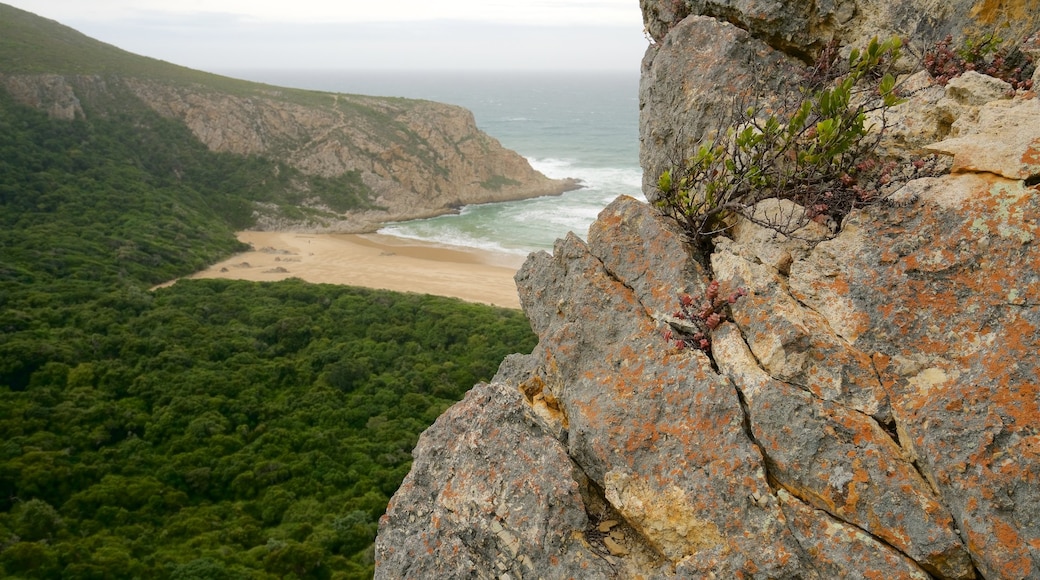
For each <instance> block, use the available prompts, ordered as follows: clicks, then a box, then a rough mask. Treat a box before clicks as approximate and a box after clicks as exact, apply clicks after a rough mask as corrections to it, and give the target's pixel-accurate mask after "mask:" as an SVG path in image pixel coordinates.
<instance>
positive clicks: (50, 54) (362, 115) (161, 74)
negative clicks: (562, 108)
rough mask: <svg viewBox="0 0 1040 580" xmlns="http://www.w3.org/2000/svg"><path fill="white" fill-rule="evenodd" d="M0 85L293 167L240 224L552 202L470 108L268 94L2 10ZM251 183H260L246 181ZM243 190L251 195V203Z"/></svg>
mask: <svg viewBox="0 0 1040 580" xmlns="http://www.w3.org/2000/svg"><path fill="white" fill-rule="evenodd" d="M0 87H2V88H3V89H5V90H6V92H8V93H9V94H10V95H11V97H12V98H13V99H14V100H15V101H16V102H19V103H22V104H28V105H31V106H33V107H35V108H38V109H40V110H43V111H46V112H47V113H48V114H49V115H50V116H51V117H52V118H58V119H65V120H75V119H91V120H92V119H97V118H101V117H113V116H116V115H123V114H127V113H128V112H130V111H137V112H138V113H140V109H142V108H144V109H146V110H147V111H150V112H153V113H157V114H158V115H159V116H161V117H162V118H163V119H166V120H174V121H177V122H179V123H180V124H182V125H183V126H185V127H187V128H188V129H189V130H190V131H191V134H192V135H193V136H194V137H195V138H196V139H198V140H199V141H200V142H201V143H203V144H204V145H205V146H206V147H207V148H208V149H209V150H210V151H212V152H215V153H229V154H232V155H235V156H239V157H242V158H248V159H262V160H266V161H267V162H270V163H274V164H280V165H284V166H285V167H287V168H289V169H291V170H293V171H294V172H295V174H294V175H292V176H290V177H289V178H285V177H283V176H278V172H277V171H276V170H272V172H273V175H272V176H271V178H272V179H274V178H276V177H277V178H278V179H279V180H280V181H282V182H283V183H282V184H281V185H279V186H278V187H277V188H276V189H277V190H278V191H277V192H276V194H275V195H272V196H268V197H266V198H265V197H263V196H259V195H257V194H255V193H251V192H248V191H245V192H244V195H245V196H246V197H247V199H246V202H248V205H249V208H248V210H249V213H248V215H245V216H243V215H237V216H235V217H236V219H237V221H238V222H239V225H248V226H250V227H256V228H261V229H296V230H307V231H340V232H359V231H368V230H371V229H373V228H375V227H376V226H377V225H378V224H379V223H382V222H385V221H391V220H403V219H410V218H418V217H429V216H432V215H438V214H442V213H447V212H451V211H454V210H456V209H457V208H458V207H460V206H461V205H465V204H472V203H485V202H492V201H506V200H513V199H522V198H527V197H536V196H540V195H550V194H558V193H562V192H563V191H566V190H568V189H574V188H575V187H577V184H576V183H575V182H573V181H570V180H551V179H548V178H546V177H545V176H544V175H542V174H540V173H538V172H537V171H535V170H533V169H532V168H531V167H530V165H529V164H528V163H527V161H526V160H525V159H524V158H523V157H522V156H520V155H519V154H517V153H515V152H513V151H510V150H507V149H505V148H503V147H502V146H501V144H500V143H499V142H498V141H497V140H495V139H494V138H492V137H490V136H488V135H487V134H485V133H483V132H482V131H480V130H479V129H478V128H477V126H476V123H475V121H474V118H473V115H472V113H470V112H469V111H467V110H466V109H463V108H461V107H457V106H452V105H445V104H441V103H434V102H431V101H424V100H414V99H402V98H381V97H370V96H362V95H346V94H335V93H326V92H318V91H306V90H298V89H288V88H281V87H274V86H270V85H264V84H260V83H253V82H247V81H241V80H236V79H231V78H227V77H223V76H220V75H214V74H209V73H205V72H201V71H195V70H192V69H188V68H185V67H181V66H177V65H174V64H170V63H167V62H164V61H160V60H156V59H151V58H146V57H141V56H138V55H134V54H132V53H129V52H126V51H124V50H121V49H119V48H116V47H114V46H111V45H108V44H105V43H102V42H99V41H97V40H94V39H91V38H89V37H87V36H85V35H82V34H80V33H78V32H76V31H75V30H73V29H71V28H68V27H66V26H63V25H61V24H59V23H57V22H54V21H51V20H47V19H44V18H40V17H38V16H35V15H33V14H31V13H28V12H25V11H21V10H18V9H16V8H13V7H10V6H7V5H2V4H0ZM262 179H263V177H262V176H259V177H258V180H262ZM250 196H251V197H250Z"/></svg>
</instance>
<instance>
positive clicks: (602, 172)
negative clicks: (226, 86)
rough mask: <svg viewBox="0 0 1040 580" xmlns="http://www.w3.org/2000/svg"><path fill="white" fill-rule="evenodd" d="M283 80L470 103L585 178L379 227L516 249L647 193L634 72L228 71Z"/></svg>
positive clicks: (566, 171)
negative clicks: (563, 188)
mask: <svg viewBox="0 0 1040 580" xmlns="http://www.w3.org/2000/svg"><path fill="white" fill-rule="evenodd" d="M224 74H229V75H231V76H236V77H239V78H246V79H249V80H255V81H260V82H265V83H270V84H275V85H280V86H290V87H299V88H307V89H315V90H326V91H335V92H341V93H356V94H366V95H379V96H393V97H410V98H421V99H429V100H433V101H440V102H444V103H452V104H456V105H461V106H463V107H466V108H467V109H470V110H471V111H473V114H474V116H475V117H476V121H477V125H478V126H479V127H480V128H481V129H482V130H484V131H485V132H486V133H488V134H490V135H491V136H493V137H495V138H497V139H498V140H499V141H500V142H501V143H502V144H503V145H504V146H506V147H508V148H510V149H513V150H515V151H517V152H519V153H520V154H521V155H523V156H524V157H526V158H527V159H528V161H529V162H530V163H531V165H532V166H533V167H534V168H535V169H537V170H539V171H541V172H542V173H544V174H545V175H547V176H549V177H557V178H563V177H574V178H578V179H580V180H582V182H583V184H584V186H585V187H584V188H583V189H580V190H576V191H572V192H568V193H565V194H563V195H561V196H549V197H541V198H536V199H530V200H524V201H516V202H505V203H494V204H482V205H472V206H467V207H464V208H463V209H462V210H461V212H460V213H459V214H457V215H448V216H441V217H437V218H433V219H426V220H416V221H410V222H400V223H395V224H389V225H387V226H386V227H385V228H383V229H382V230H381V232H382V233H386V234H392V235H395V236H400V237H405V238H413V239H419V240H425V241H431V242H437V243H442V244H450V245H456V246H467V247H476V248H482V249H488V250H494V251H500V252H508V253H514V254H524V255H525V254H527V253H529V252H531V251H535V250H543V249H544V250H551V249H552V246H553V243H554V241H555V240H556V239H557V238H561V237H563V236H564V235H566V234H567V232H574V233H576V234H578V235H579V236H581V237H582V238H584V237H585V236H586V234H587V232H588V228H589V225H591V224H592V222H593V221H594V220H595V219H596V215H597V214H598V213H599V212H600V210H602V209H603V208H604V207H605V206H606V205H607V204H609V203H610V202H611V201H613V200H614V199H615V198H616V197H617V196H619V195H622V194H625V195H631V196H634V197H637V198H640V199H641V198H642V194H641V191H640V183H641V170H640V168H639V134H638V133H639V129H638V119H639V110H638V108H639V107H638V88H639V76H638V72H637V71H632V72H575V73H561V72H546V73H535V72H508V73H506V72H410V73H406V72H372V71H360V72H351V71H322V72H314V71H256V70H253V71H244V72H243V71H237V72H236V71H225V73H224Z"/></svg>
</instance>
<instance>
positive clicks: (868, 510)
mask: <svg viewBox="0 0 1040 580" xmlns="http://www.w3.org/2000/svg"><path fill="white" fill-rule="evenodd" d="M770 324H771V322H770V321H761V322H756V323H755V326H762V327H769V326H770ZM713 341H714V345H713V349H712V352H713V353H714V355H715V360H716V361H718V364H719V368H720V369H721V370H722V371H723V372H724V373H726V374H727V375H728V376H729V377H730V378H731V379H732V380H733V382H734V383H735V384H736V385H738V387H739V388H740V389H741V392H742V393H743V396H744V400H745V401H746V406H747V413H748V420H749V422H750V425H751V429H752V433H753V434H754V437H755V441H756V442H757V443H758V445H759V447H760V448H761V450H762V452H763V454H764V455H765V457H766V461H767V464H768V465H769V475H770V476H771V477H773V478H775V479H776V480H777V481H778V482H779V483H780V485H782V486H783V488H784V489H785V490H787V491H788V492H789V493H790V494H792V495H794V496H795V497H798V498H800V499H801V500H802V501H804V502H805V503H807V504H809V505H811V506H813V507H816V508H818V509H822V510H825V511H826V512H828V513H830V514H831V515H833V516H834V517H836V518H838V519H839V520H842V521H844V522H847V523H849V524H852V525H853V526H855V527H856V528H859V529H862V530H864V531H866V532H868V533H870V534H872V535H873V536H875V537H877V538H878V539H879V540H881V541H883V542H885V544H886V545H887V546H891V549H894V550H896V551H898V552H899V553H902V554H905V555H907V556H909V557H910V558H912V559H913V560H914V561H916V562H917V564H918V565H919V566H920V567H922V568H924V569H925V570H928V571H929V572H932V573H934V574H936V575H937V576H940V577H942V578H974V576H975V574H974V570H973V567H972V563H971V558H970V557H969V555H968V552H967V551H966V550H965V549H964V546H963V544H962V542H961V540H960V538H959V537H958V536H957V533H956V530H955V529H954V526H953V519H952V518H951V516H950V513H949V512H948V511H947V510H946V508H945V507H943V505H942V503H941V502H940V501H939V498H938V497H937V496H936V495H935V493H934V492H933V491H932V489H931V488H930V487H929V486H928V484H927V483H926V482H925V480H924V479H923V478H922V477H921V474H920V473H918V472H917V470H916V469H915V468H914V467H913V465H912V464H911V463H910V460H909V459H908V458H907V456H906V455H905V454H904V453H903V451H902V450H901V449H900V447H899V445H898V444H897V443H896V442H895V441H894V440H893V439H892V438H891V436H890V435H889V434H888V433H886V432H885V431H884V430H883V429H882V427H881V425H879V424H878V423H877V421H875V420H873V419H872V418H871V417H869V416H867V415H865V414H863V413H861V412H857V411H856V410H854V409H849V408H847V407H844V406H842V405H839V404H835V403H833V402H830V401H826V400H821V399H817V398H816V397H814V396H813V395H812V394H810V393H809V392H808V391H806V390H803V389H800V388H798V387H795V386H792V385H790V384H787V383H785V382H781V381H778V380H776V379H774V378H773V377H771V376H769V375H768V374H767V373H766V372H765V371H764V370H763V369H762V368H760V367H759V366H758V363H757V362H756V360H755V358H754V356H753V355H752V354H751V350H750V349H749V348H748V347H747V345H746V344H745V342H744V338H743V337H742V336H741V334H740V331H739V330H738V329H737V327H736V326H735V325H725V326H723V327H721V328H719V329H718V330H716V332H715V333H714V335H713Z"/></svg>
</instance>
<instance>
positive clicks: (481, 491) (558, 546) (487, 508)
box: [376, 384, 614, 579]
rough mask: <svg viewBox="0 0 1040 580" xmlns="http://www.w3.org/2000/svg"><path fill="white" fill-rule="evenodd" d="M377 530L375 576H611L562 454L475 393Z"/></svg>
mask: <svg viewBox="0 0 1040 580" xmlns="http://www.w3.org/2000/svg"><path fill="white" fill-rule="evenodd" d="M413 455H414V456H415V463H414V464H413V465H412V470H411V472H410V473H409V474H408V477H407V478H405V480H404V483H402V484H401V487H400V489H399V490H398V492H397V493H396V494H395V495H394V499H393V501H392V502H391V503H390V506H389V507H388V508H387V513H386V515H384V516H383V518H382V520H381V522H380V534H379V538H378V541H377V543H376V558H377V560H378V562H379V566H378V567H377V569H376V578H387V579H397V578H501V577H506V576H509V577H515V578H528V577H539V576H541V577H551V578H575V579H584V578H611V577H613V576H614V570H613V568H612V567H611V564H610V562H609V560H608V559H606V558H605V557H604V556H602V555H600V554H598V553H596V552H595V551H593V549H592V547H591V546H590V545H589V543H588V541H586V540H585V536H584V533H585V531H586V529H587V528H589V526H590V522H589V519H588V516H587V514H586V506H585V505H584V503H583V502H582V498H581V494H580V490H579V483H578V482H577V481H576V478H575V476H574V474H572V470H573V469H575V468H573V467H572V466H571V464H570V460H568V459H567V454H566V453H565V451H564V448H563V446H562V445H561V444H560V443H559V442H558V441H557V440H555V439H553V438H551V437H548V436H546V435H545V434H544V433H542V432H541V430H540V429H538V428H536V427H534V426H533V425H531V423H530V421H528V420H526V419H525V418H524V408H523V406H522V405H521V404H520V394H519V392H517V391H516V390H515V389H513V388H507V387H505V386H503V385H486V384H485V385H478V386H477V387H475V388H474V389H473V390H471V391H470V392H469V393H468V394H467V395H466V398H465V400H463V401H462V402H461V403H459V404H457V405H455V406H454V407H452V408H451V409H449V410H448V411H447V412H446V413H445V414H444V415H442V416H441V417H440V418H439V419H438V420H437V422H436V423H434V425H433V426H432V427H430V428H429V429H428V430H427V431H426V432H425V433H423V435H422V437H420V439H419V443H418V444H417V445H416V447H415V450H414V452H413Z"/></svg>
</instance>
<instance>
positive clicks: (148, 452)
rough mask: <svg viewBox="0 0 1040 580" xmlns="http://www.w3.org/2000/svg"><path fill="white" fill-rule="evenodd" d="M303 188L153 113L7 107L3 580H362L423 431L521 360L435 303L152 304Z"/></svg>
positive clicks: (261, 289) (480, 319)
mask: <svg viewBox="0 0 1040 580" xmlns="http://www.w3.org/2000/svg"><path fill="white" fill-rule="evenodd" d="M128 103H129V101H128ZM299 178H300V176H299V175H297V174H294V173H293V172H292V171H291V170H290V169H288V168H286V167H285V166H280V165H277V164H275V163H273V162H270V161H267V160H265V159H261V158H251V159H246V158H239V157H234V156H230V155H216V154H213V153H210V152H209V151H207V150H206V149H205V147H203V146H202V145H201V144H200V143H198V142H197V141H196V140H195V139H194V138H193V137H192V136H191V134H190V133H189V132H188V131H187V130H186V129H185V128H183V127H182V126H180V125H178V124H176V123H174V122H171V121H167V120H164V119H162V118H161V117H159V116H157V115H155V114H153V113H151V112H150V111H148V110H145V109H143V108H142V107H134V106H132V105H130V104H127V105H126V106H123V107H121V108H119V109H118V110H112V111H108V112H107V113H106V114H105V115H88V118H87V119H86V120H83V119H80V120H77V121H73V122H67V121H56V120H52V119H49V118H47V117H46V115H44V114H42V113H40V112H37V111H35V110H32V109H29V108H26V107H22V106H19V105H15V104H13V103H12V102H11V100H10V98H9V97H8V96H7V95H6V94H3V92H2V91H0V576H3V577H23V578H123V577H127V578H129V577H139V578H264V577H272V578H274V577H279V578H280V577H314V578H325V577H342V578H353V577H361V578H363V577H367V576H370V575H371V573H372V561H371V543H372V540H373V537H374V533H375V529H376V524H377V521H378V517H379V516H380V515H381V514H382V513H383V511H384V509H385V507H386V503H387V501H388V498H389V496H390V494H392V493H393V491H394V490H395V489H396V487H397V486H398V485H399V484H400V481H401V479H402V478H403V476H404V475H405V473H406V472H407V470H408V468H409V465H410V456H409V451H410V449H411V447H412V446H413V445H414V443H415V441H416V438H417V436H418V434H419V432H420V431H421V430H422V429H423V428H425V426H427V425H429V423H430V422H432V421H433V420H434V418H435V417H436V416H437V415H438V414H439V413H440V412H441V411H442V410H443V409H445V408H446V407H447V406H448V405H450V404H451V403H452V402H453V401H455V400H457V399H458V398H460V397H461V395H462V394H463V393H464V392H465V390H466V389H468V388H469V387H470V386H472V385H473V384H474V383H475V382H477V381H479V380H482V379H488V378H490V377H491V375H492V374H493V373H494V371H495V369H496V367H497V365H498V363H499V362H500V361H501V359H502V357H503V356H504V355H506V354H507V353H510V352H517V351H526V350H529V349H530V348H531V347H532V346H533V341H534V337H533V335H532V334H531V332H530V329H529V327H528V325H527V323H526V321H525V320H524V319H523V316H522V314H521V313H519V312H516V311H510V310H503V309H495V308H490V307H485V306H478V305H470V304H465V303H462V302H460V301H457V300H451V299H442V298H434V297H429V296H420V295H406V294H394V293H389V292H381V291H378V292H377V291H367V290H361V289H355V288H347V287H337V286H328V285H312V284H306V283H303V282H300V281H296V280H290V281H286V282H282V283H275V284H258V283H249V282H236V281H201V280H184V281H181V282H178V283H177V284H175V285H174V286H172V287H169V288H164V289H160V290H156V291H154V292H152V291H149V290H148V288H149V287H150V286H152V285H153V284H155V283H157V282H162V281H165V280H169V279H171V278H174V277H177V276H180V275H184V274H187V273H189V272H191V271H193V270H195V269H198V268H199V267H201V266H203V265H206V264H209V263H212V262H214V261H216V260H217V259H219V258H221V257H223V256H226V255H227V254H229V253H231V252H233V251H235V250H237V249H240V247H239V246H240V245H239V243H238V242H237V241H236V240H235V238H234V236H233V230H234V229H235V228H237V227H241V226H242V225H243V224H245V223H248V219H249V209H248V208H249V204H250V203H251V202H252V201H254V200H261V201H264V200H269V201H272V202H274V203H287V204H290V203H291V202H292V201H293V200H292V199H291V192H292V191H294V190H293V188H292V187H286V185H291V181H292V180H294V179H299ZM344 179H345V180H346V181H344V182H343V183H331V182H330V183H327V184H326V185H328V187H329V189H334V190H338V191H345V192H348V193H346V194H344V195H345V196H346V197H344V200H343V203H352V198H350V196H349V191H351V190H350V188H349V185H350V183H349V181H350V179H351V177H350V176H349V175H348V176H347V177H346V178H344ZM286 192H290V193H286ZM286 196H289V197H286ZM354 201H356V200H354Z"/></svg>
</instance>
